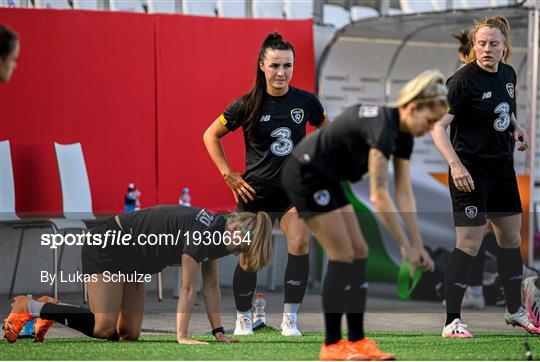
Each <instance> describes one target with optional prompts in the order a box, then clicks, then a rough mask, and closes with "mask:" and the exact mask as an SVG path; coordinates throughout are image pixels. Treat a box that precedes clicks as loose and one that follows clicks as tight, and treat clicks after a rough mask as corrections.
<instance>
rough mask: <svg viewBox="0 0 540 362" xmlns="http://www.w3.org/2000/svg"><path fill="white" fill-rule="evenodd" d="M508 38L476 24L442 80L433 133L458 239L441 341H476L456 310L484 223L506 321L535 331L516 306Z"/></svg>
mask: <svg viewBox="0 0 540 362" xmlns="http://www.w3.org/2000/svg"><path fill="white" fill-rule="evenodd" d="M509 33H510V24H509V23H508V20H507V19H505V18H504V17H500V16H494V17H491V18H485V19H482V20H480V21H479V22H477V23H476V24H475V26H474V28H473V29H472V31H471V33H470V34H471V40H472V49H471V51H470V52H469V55H468V57H467V64H466V65H464V66H463V67H462V68H460V69H459V70H458V71H457V72H456V73H454V75H452V77H450V78H449V79H448V81H447V85H448V102H449V105H450V107H449V110H448V113H447V114H446V115H445V116H444V117H443V118H442V120H441V121H440V122H438V123H437V124H436V126H435V127H434V129H433V131H432V136H433V141H434V142H435V145H436V146H437V148H438V149H439V151H440V152H441V154H442V156H443V157H444V159H445V160H446V162H447V163H448V166H449V168H450V172H449V175H448V176H449V177H448V183H449V186H450V195H451V197H452V204H453V213H454V223H455V226H456V237H457V242H456V247H455V249H454V251H453V252H452V254H451V256H450V259H449V261H448V267H447V272H446V322H445V325H444V328H443V332H442V336H443V337H445V338H471V337H473V335H472V333H470V332H469V331H468V330H467V328H466V327H467V326H466V325H465V324H463V323H462V322H461V307H462V300H463V296H464V293H465V290H466V288H467V284H468V282H469V273H470V270H471V267H472V264H473V263H474V261H475V256H476V255H477V253H478V250H479V248H480V246H481V243H482V239H483V236H484V234H485V230H486V223H487V220H488V219H489V221H491V224H492V226H493V231H494V233H495V236H496V238H497V243H498V245H499V247H500V248H499V253H498V254H499V255H497V269H498V272H499V278H500V280H501V282H502V284H503V288H504V294H505V298H506V313H505V315H504V319H505V321H506V323H507V324H510V325H514V326H520V327H523V328H524V329H525V330H527V331H528V332H529V333H532V334H539V333H540V328H537V327H535V326H534V325H533V324H532V323H531V322H530V321H529V319H528V317H527V314H526V312H525V310H524V309H523V307H522V306H521V279H522V268H523V260H522V258H521V253H520V245H521V236H520V228H521V212H522V210H521V201H520V197H519V190H518V186H517V181H516V173H515V170H514V160H513V153H514V147H515V146H517V149H518V150H519V151H525V150H526V149H527V148H528V139H527V134H526V133H525V132H524V131H523V129H522V128H521V126H520V125H519V123H518V121H517V119H516V116H515V112H516V88H517V87H516V72H515V71H514V69H513V68H512V67H511V66H510V65H509V64H507V62H508V59H509V58H510V54H511V46H510V38H509ZM448 126H450V137H449V136H448V134H447V133H446V128H447V127H448Z"/></svg>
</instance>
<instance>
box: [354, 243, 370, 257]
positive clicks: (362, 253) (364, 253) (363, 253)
mask: <svg viewBox="0 0 540 362" xmlns="http://www.w3.org/2000/svg"><path fill="white" fill-rule="evenodd" d="M368 254H369V247H368V245H367V244H366V243H365V242H363V243H360V244H358V245H356V244H355V245H354V258H355V259H366V258H367V257H368Z"/></svg>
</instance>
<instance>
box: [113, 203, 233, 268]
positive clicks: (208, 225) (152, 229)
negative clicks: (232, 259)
mask: <svg viewBox="0 0 540 362" xmlns="http://www.w3.org/2000/svg"><path fill="white" fill-rule="evenodd" d="M119 218H120V223H121V224H122V229H123V230H124V232H125V233H130V234H132V239H131V241H132V242H134V243H133V244H132V245H130V246H126V247H123V249H125V254H124V255H125V258H126V260H129V259H131V260H129V261H130V263H129V264H130V265H133V266H134V267H135V270H137V271H140V272H146V273H157V272H159V271H161V270H162V269H163V268H165V267H166V266H169V265H178V264H179V263H180V260H181V255H182V253H186V254H188V255H189V256H191V257H192V258H193V259H195V261H196V262H198V263H200V262H203V261H208V260H214V259H218V258H221V257H223V256H226V255H228V254H230V252H229V251H228V250H227V249H226V247H225V245H224V244H223V243H222V242H218V243H216V244H218V245H215V244H214V243H213V242H212V243H210V245H203V243H202V242H201V243H199V245H195V244H196V241H195V238H196V237H197V236H196V233H201V236H202V237H203V240H205V239H204V238H205V236H206V235H205V234H203V233H204V232H205V231H209V232H210V239H209V240H210V241H212V236H213V234H214V232H216V233H223V231H225V223H226V220H225V218H224V217H223V216H222V215H219V214H216V213H214V212H212V211H210V210H208V209H198V208H194V207H185V206H179V205H164V206H154V207H151V208H147V209H142V210H138V211H134V212H130V213H127V214H122V215H119ZM186 232H187V233H189V234H188V235H186ZM143 234H144V235H145V236H144V242H145V245H140V244H139V243H137V242H136V241H137V238H138V237H139V235H143ZM151 234H153V235H158V236H159V235H164V234H170V235H173V238H174V239H175V240H176V238H177V237H178V239H177V240H178V242H177V243H176V245H175V242H173V241H171V240H168V242H167V243H165V242H163V241H162V242H161V243H160V244H157V243H156V245H149V243H147V241H151V239H148V236H149V235H151ZM214 239H215V240H218V238H217V236H216V237H215V238H214ZM141 240H143V239H141ZM222 240H223V239H222V238H219V241H222ZM206 243H207V244H208V242H206Z"/></svg>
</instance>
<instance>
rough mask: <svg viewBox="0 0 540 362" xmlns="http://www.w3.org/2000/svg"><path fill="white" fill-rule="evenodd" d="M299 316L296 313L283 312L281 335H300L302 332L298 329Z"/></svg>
mask: <svg viewBox="0 0 540 362" xmlns="http://www.w3.org/2000/svg"><path fill="white" fill-rule="evenodd" d="M297 321H298V316H297V314H296V313H283V321H282V322H281V335H282V336H285V337H300V336H301V335H302V332H300V330H299V329H298V323H297Z"/></svg>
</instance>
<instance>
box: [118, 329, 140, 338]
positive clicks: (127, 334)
mask: <svg viewBox="0 0 540 362" xmlns="http://www.w3.org/2000/svg"><path fill="white" fill-rule="evenodd" d="M140 336H141V331H139V330H133V331H128V330H119V331H118V338H119V339H120V340H121V341H138V340H139V337H140Z"/></svg>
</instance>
